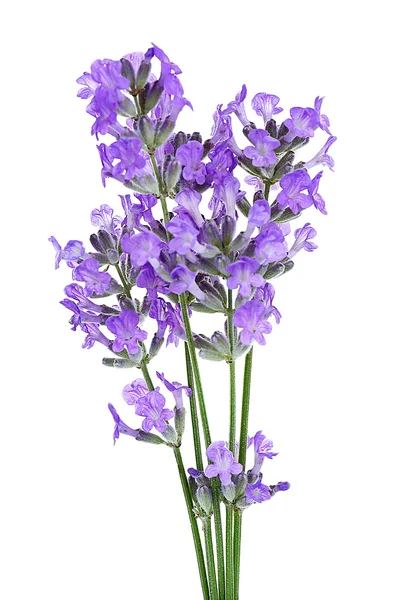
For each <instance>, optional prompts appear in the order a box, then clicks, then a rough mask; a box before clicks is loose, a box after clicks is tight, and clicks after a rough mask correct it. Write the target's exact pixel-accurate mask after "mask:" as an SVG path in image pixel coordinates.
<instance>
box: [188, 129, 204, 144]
mask: <svg viewBox="0 0 408 600" xmlns="http://www.w3.org/2000/svg"><path fill="white" fill-rule="evenodd" d="M188 141H189V142H198V143H199V144H202V143H203V136H202V135H201V133H199V132H198V131H194V133H192V134H191V135H190V136H189V139H188Z"/></svg>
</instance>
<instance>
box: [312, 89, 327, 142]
mask: <svg viewBox="0 0 408 600" xmlns="http://www.w3.org/2000/svg"><path fill="white" fill-rule="evenodd" d="M323 100H324V98H319V96H317V98H316V99H315V102H314V108H315V111H316V112H317V115H318V125H319V127H320V129H323V131H325V132H326V133H328V134H329V135H331V133H330V130H329V127H330V121H329V119H328V117H327V116H326V115H322V114H321V109H322V103H323Z"/></svg>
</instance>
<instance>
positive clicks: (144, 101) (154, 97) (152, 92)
mask: <svg viewBox="0 0 408 600" xmlns="http://www.w3.org/2000/svg"><path fill="white" fill-rule="evenodd" d="M162 93H163V87H162V85H161V84H159V82H158V81H155V82H153V83H148V84H147V85H146V87H145V88H144V90H143V91H142V92H140V94H139V103H140V109H141V111H142V114H144V115H146V114H147V113H148V112H150V111H151V110H152V109H153V108H154V107H155V106H156V104H157V103H158V101H159V100H160V97H161V95H162Z"/></svg>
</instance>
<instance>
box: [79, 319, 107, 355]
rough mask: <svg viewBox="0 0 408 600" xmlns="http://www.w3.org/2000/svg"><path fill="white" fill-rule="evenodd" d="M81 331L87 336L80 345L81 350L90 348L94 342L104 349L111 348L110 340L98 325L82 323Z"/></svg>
mask: <svg viewBox="0 0 408 600" xmlns="http://www.w3.org/2000/svg"><path fill="white" fill-rule="evenodd" d="M81 329H82V331H84V332H85V333H86V334H87V336H86V338H85V340H84V343H83V344H82V348H92V346H93V345H94V344H95V342H98V343H99V344H102V345H103V346H105V347H106V348H109V349H110V348H111V346H112V342H111V340H109V339H108V338H107V337H106V335H105V334H103V333H102V331H101V330H100V329H99V324H98V323H83V324H81Z"/></svg>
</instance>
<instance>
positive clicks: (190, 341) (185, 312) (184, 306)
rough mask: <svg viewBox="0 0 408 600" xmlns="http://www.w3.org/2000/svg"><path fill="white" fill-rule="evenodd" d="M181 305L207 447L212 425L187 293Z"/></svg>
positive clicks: (183, 295)
mask: <svg viewBox="0 0 408 600" xmlns="http://www.w3.org/2000/svg"><path fill="white" fill-rule="evenodd" d="M180 306H181V313H182V315H183V322H184V327H185V330H186V337H187V345H188V351H189V355H190V360H191V366H192V369H193V373H194V380H195V384H196V390H197V398H198V405H199V407H200V415H201V421H202V425H203V432H204V441H205V446H206V448H208V446H209V445H210V444H211V434H210V426H209V424H208V417H207V409H206V407H205V401H204V392H203V386H202V383H201V376H200V369H199V367H198V360H197V355H196V350H195V346H194V338H193V333H192V331H191V326H190V317H189V316H188V308H187V300H186V295H185V293H183V294H180Z"/></svg>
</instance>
